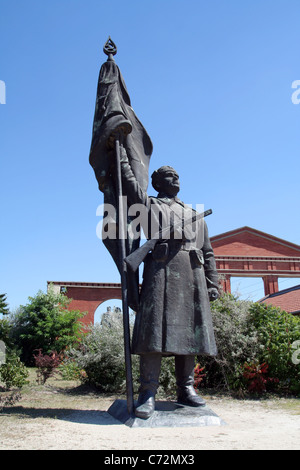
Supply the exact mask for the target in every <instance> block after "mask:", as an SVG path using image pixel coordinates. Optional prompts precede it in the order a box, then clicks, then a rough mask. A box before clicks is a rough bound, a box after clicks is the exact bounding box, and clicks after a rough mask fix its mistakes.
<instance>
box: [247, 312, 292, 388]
mask: <svg viewBox="0 0 300 470" xmlns="http://www.w3.org/2000/svg"><path fill="white" fill-rule="evenodd" d="M249 320H250V321H251V323H252V324H253V326H254V327H255V328H256V330H257V334H258V337H259V341H260V343H261V344H262V346H263V347H262V348H261V350H260V355H259V361H260V362H266V363H267V364H268V367H269V375H270V376H271V377H274V378H277V379H278V383H279V388H280V389H281V390H285V391H291V392H294V393H300V367H299V365H297V364H295V363H294V362H293V360H292V356H293V353H294V349H293V343H294V342H295V341H297V340H300V317H297V316H293V315H291V314H290V313H287V312H284V311H282V310H280V309H279V308H276V307H273V306H271V305H266V304H258V303H254V304H252V305H251V307H250V312H249Z"/></svg>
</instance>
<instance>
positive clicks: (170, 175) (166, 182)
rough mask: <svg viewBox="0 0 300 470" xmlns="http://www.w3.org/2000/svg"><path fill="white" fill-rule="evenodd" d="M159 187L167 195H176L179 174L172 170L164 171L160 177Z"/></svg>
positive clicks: (178, 187)
mask: <svg viewBox="0 0 300 470" xmlns="http://www.w3.org/2000/svg"><path fill="white" fill-rule="evenodd" d="M160 187H161V189H162V190H163V191H164V192H165V193H166V194H168V195H169V196H176V194H177V193H178V192H179V190H180V183H179V176H178V175H177V173H175V172H174V171H171V170H170V171H166V172H165V173H164V174H163V175H162V177H161V183H160Z"/></svg>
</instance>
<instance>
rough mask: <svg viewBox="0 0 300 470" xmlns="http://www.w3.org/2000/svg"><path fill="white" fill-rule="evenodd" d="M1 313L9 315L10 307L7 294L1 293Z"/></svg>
mask: <svg viewBox="0 0 300 470" xmlns="http://www.w3.org/2000/svg"><path fill="white" fill-rule="evenodd" d="M0 314H2V315H8V314H9V308H8V304H7V299H6V294H0Z"/></svg>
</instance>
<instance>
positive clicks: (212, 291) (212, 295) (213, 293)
mask: <svg viewBox="0 0 300 470" xmlns="http://www.w3.org/2000/svg"><path fill="white" fill-rule="evenodd" d="M207 290H208V295H209V300H211V301H214V300H217V299H218V298H219V297H220V294H219V291H218V289H216V288H215V287H210V288H209V289H207Z"/></svg>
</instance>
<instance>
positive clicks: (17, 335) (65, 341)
mask: <svg viewBox="0 0 300 470" xmlns="http://www.w3.org/2000/svg"><path fill="white" fill-rule="evenodd" d="M70 302H71V299H69V298H68V297H67V296H65V295H62V294H55V293H53V292H52V291H51V290H50V291H49V292H48V293H47V294H44V293H43V292H41V291H39V292H38V293H37V295H36V296H35V297H29V303H28V304H27V305H25V306H21V307H20V309H19V311H18V312H17V313H16V314H15V316H14V318H13V327H12V335H13V339H14V342H15V344H16V345H17V346H18V347H19V348H21V350H22V355H21V358H22V360H23V361H24V362H25V363H26V364H27V365H30V364H31V363H32V360H33V352H34V351H36V350H38V349H41V350H42V352H43V353H44V354H50V353H51V351H53V350H55V351H57V352H58V353H60V352H62V351H64V350H66V349H67V348H69V347H71V346H73V345H74V344H75V343H76V342H77V341H78V340H79V338H80V334H81V328H82V326H81V323H80V322H79V319H80V318H81V317H82V316H83V315H84V313H81V312H79V311H78V310H68V305H69V304H70Z"/></svg>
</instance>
